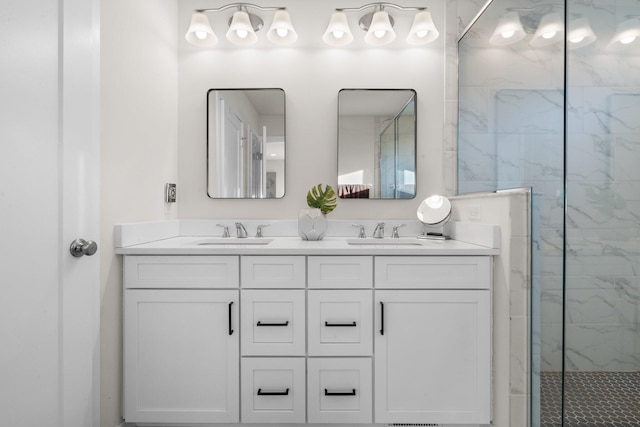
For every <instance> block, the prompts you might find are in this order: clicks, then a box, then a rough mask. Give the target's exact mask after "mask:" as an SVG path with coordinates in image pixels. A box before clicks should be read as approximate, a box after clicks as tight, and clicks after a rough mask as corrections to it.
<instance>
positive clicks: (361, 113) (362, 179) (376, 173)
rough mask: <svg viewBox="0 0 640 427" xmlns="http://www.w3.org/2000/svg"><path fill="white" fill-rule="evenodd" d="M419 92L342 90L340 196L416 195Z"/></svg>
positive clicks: (339, 153) (408, 197) (340, 105)
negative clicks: (417, 104) (417, 96)
mask: <svg viewBox="0 0 640 427" xmlns="http://www.w3.org/2000/svg"><path fill="white" fill-rule="evenodd" d="M416 127H417V124H416V92H415V90H412V89H342V90H341V91H340V92H339V94H338V195H339V197H341V198H363V199H411V198H414V197H415V194H416V185H415V184H416Z"/></svg>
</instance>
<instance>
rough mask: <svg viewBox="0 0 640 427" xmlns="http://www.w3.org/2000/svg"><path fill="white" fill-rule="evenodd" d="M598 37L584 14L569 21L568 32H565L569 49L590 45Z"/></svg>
mask: <svg viewBox="0 0 640 427" xmlns="http://www.w3.org/2000/svg"><path fill="white" fill-rule="evenodd" d="M597 39H598V37H596V34H595V33H594V32H593V29H592V28H591V24H589V19H588V18H587V17H586V16H581V17H579V18H576V19H574V20H573V21H571V22H569V34H567V42H568V43H567V45H568V46H569V49H578V48H580V47H584V46H587V45H590V44H591V43H593V42H595V41H596V40H597Z"/></svg>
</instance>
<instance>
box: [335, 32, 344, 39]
mask: <svg viewBox="0 0 640 427" xmlns="http://www.w3.org/2000/svg"><path fill="white" fill-rule="evenodd" d="M333 37H335V38H337V39H341V38H342V37H344V31H337V30H336V31H334V32H333Z"/></svg>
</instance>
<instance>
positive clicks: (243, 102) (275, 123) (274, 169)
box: [207, 89, 285, 199]
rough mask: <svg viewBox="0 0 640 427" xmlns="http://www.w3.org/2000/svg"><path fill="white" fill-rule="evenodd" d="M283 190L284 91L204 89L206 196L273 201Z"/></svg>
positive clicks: (280, 195)
mask: <svg viewBox="0 0 640 427" xmlns="http://www.w3.org/2000/svg"><path fill="white" fill-rule="evenodd" d="M284 192H285V96H284V90H282V89H210V90H209V91H208V92H207V194H208V195H209V197H211V198H212V199H273V198H280V197H283V196H284Z"/></svg>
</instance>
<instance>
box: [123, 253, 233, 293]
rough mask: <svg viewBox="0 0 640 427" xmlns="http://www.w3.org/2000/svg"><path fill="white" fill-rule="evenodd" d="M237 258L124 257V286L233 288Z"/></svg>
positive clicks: (131, 287) (130, 287)
mask: <svg viewBox="0 0 640 427" xmlns="http://www.w3.org/2000/svg"><path fill="white" fill-rule="evenodd" d="M239 271H240V268H239V261H238V257H237V256H125V257H124V284H125V287H127V288H129V289H134V288H164V289H168V288H175V289H179V288H197V289H212V288H237V287H238V286H239Z"/></svg>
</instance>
